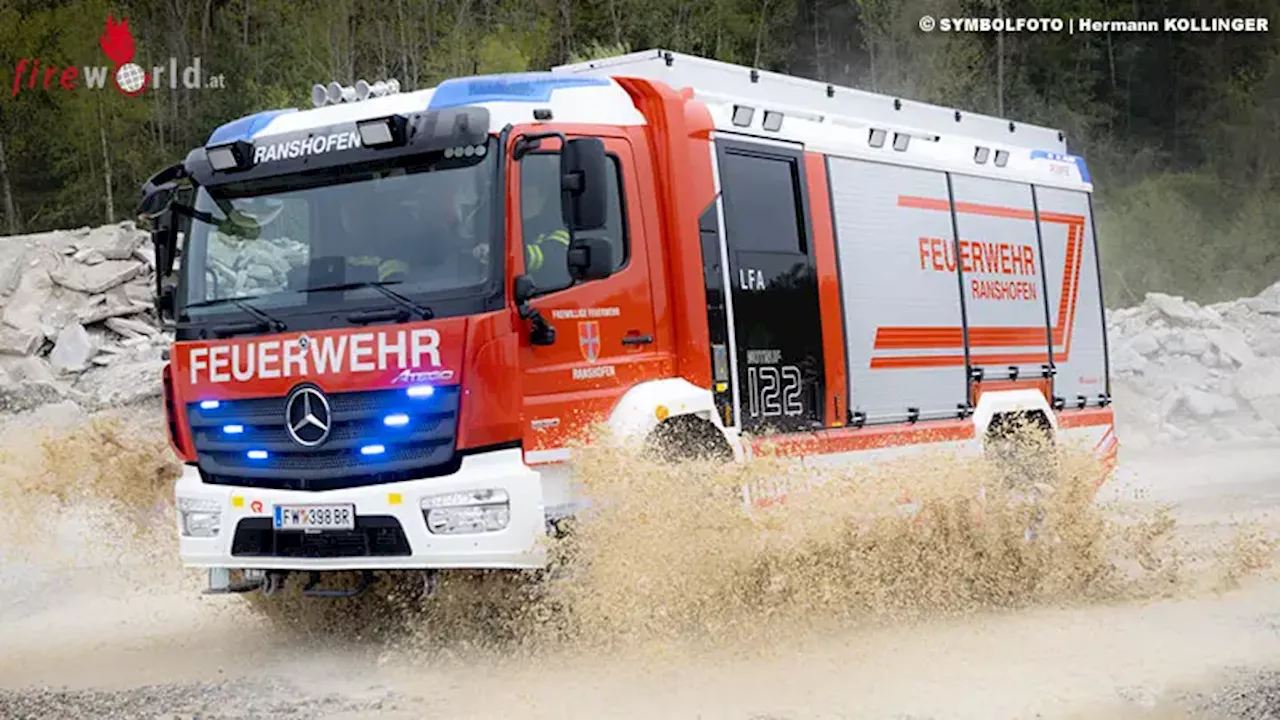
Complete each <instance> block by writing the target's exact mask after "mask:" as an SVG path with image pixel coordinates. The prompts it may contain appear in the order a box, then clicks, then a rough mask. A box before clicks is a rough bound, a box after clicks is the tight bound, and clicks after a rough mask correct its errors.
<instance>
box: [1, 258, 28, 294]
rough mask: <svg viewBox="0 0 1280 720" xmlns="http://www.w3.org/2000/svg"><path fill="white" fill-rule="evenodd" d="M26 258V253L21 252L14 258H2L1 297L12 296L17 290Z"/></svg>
mask: <svg viewBox="0 0 1280 720" xmlns="http://www.w3.org/2000/svg"><path fill="white" fill-rule="evenodd" d="M24 249H25V248H24ZM26 257H27V256H26V253H25V252H19V253H18V254H16V255H14V256H13V257H8V258H0V295H5V296H7V295H10V294H12V293H13V291H14V290H15V289H17V287H18V281H19V280H21V279H22V268H23V266H24V263H25V261H26Z"/></svg>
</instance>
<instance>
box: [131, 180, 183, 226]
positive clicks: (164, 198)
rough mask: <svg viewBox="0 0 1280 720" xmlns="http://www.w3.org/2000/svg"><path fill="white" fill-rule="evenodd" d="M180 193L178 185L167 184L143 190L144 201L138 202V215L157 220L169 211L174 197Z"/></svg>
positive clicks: (149, 185)
mask: <svg viewBox="0 0 1280 720" xmlns="http://www.w3.org/2000/svg"><path fill="white" fill-rule="evenodd" d="M177 192H178V184H177V183H174V182H167V183H165V184H163V185H160V186H159V187H155V186H151V184H150V183H148V187H147V188H145V189H144V190H143V193H142V200H140V201H139V202H138V213H137V214H138V215H141V216H143V217H147V218H152V219H154V218H156V217H159V216H160V215H161V214H163V213H164V212H165V211H166V210H168V209H169V205H170V204H171V203H172V202H173V197H174V195H176V194H177Z"/></svg>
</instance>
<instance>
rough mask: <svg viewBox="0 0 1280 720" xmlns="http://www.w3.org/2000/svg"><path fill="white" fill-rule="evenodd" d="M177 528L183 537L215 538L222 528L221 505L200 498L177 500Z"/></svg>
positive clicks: (215, 501)
mask: <svg viewBox="0 0 1280 720" xmlns="http://www.w3.org/2000/svg"><path fill="white" fill-rule="evenodd" d="M178 526H179V527H180V528H181V529H182V535H183V536H184V537H198V538H211V537H217V536H218V530H220V529H221V527H222V505H221V503H219V502H218V501H217V500H207V499H201V498H178Z"/></svg>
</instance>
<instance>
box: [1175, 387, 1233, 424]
mask: <svg viewBox="0 0 1280 720" xmlns="http://www.w3.org/2000/svg"><path fill="white" fill-rule="evenodd" d="M1182 406H1183V407H1185V408H1186V409H1187V411H1188V412H1189V413H1191V414H1192V415H1193V416H1195V417H1197V418H1200V419H1202V420H1204V419H1208V418H1211V417H1214V416H1216V415H1229V414H1231V413H1233V412H1235V411H1236V410H1237V409H1238V406H1237V404H1236V401H1235V400H1233V399H1232V398H1229V397H1223V396H1221V395H1217V394H1214V393H1209V392H1203V391H1201V390H1187V391H1186V392H1185V393H1184V394H1183V396H1182Z"/></svg>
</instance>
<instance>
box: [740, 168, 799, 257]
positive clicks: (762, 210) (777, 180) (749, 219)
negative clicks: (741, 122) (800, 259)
mask: <svg viewBox="0 0 1280 720" xmlns="http://www.w3.org/2000/svg"><path fill="white" fill-rule="evenodd" d="M720 174H721V175H722V176H723V177H731V178H733V191H732V192H731V193H726V197H725V201H726V205H727V207H726V210H727V211H728V212H727V218H728V223H729V225H730V227H729V228H728V230H729V232H730V233H731V234H733V236H734V244H735V245H736V246H737V249H738V250H744V251H747V252H785V253H799V254H801V255H804V254H807V253H808V251H807V249H806V246H805V242H804V232H803V231H802V230H801V228H802V225H801V217H800V195H799V192H798V188H799V182H798V178H797V177H796V165H795V163H794V162H792V161H790V160H782V159H778V158H766V157H759V156H756V155H747V154H744V153H740V152H729V153H726V154H725V156H724V161H723V166H722V167H721V168H720ZM735 221H736V222H735ZM734 225H738V226H739V227H736V228H735V227H733V226H734Z"/></svg>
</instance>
